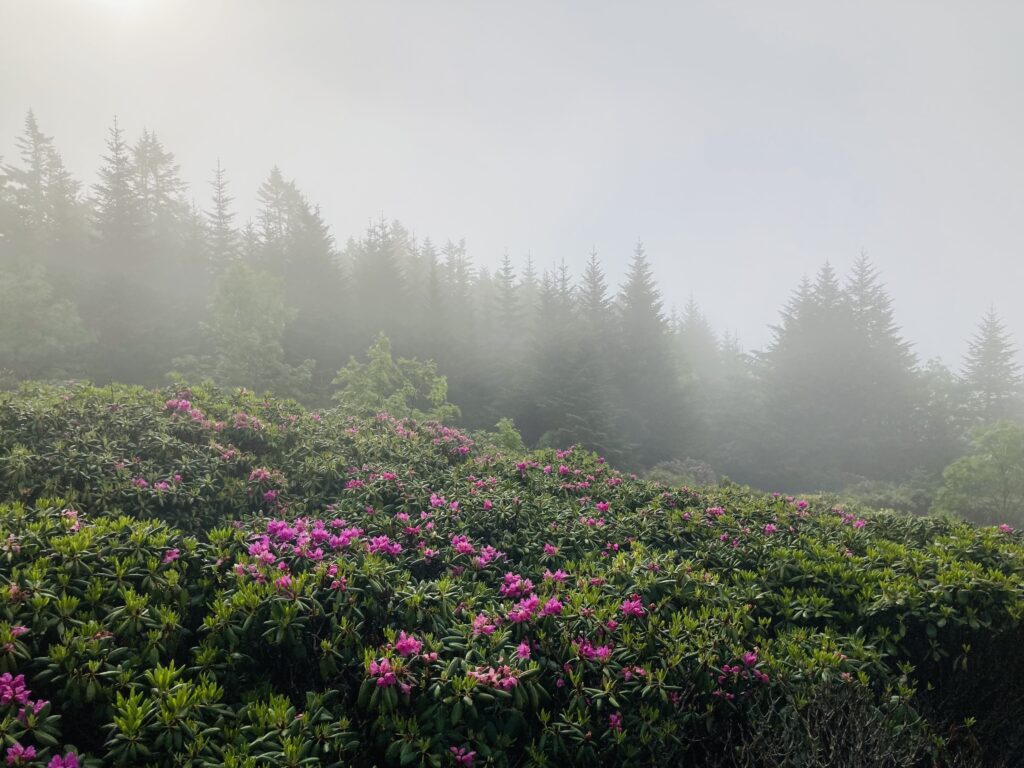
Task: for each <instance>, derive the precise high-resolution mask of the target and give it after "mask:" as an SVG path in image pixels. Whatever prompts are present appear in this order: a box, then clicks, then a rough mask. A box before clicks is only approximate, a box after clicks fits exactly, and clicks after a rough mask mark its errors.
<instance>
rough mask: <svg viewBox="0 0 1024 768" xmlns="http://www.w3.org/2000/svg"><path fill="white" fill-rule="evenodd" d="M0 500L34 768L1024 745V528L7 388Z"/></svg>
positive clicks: (10, 658)
mask: <svg viewBox="0 0 1024 768" xmlns="http://www.w3.org/2000/svg"><path fill="white" fill-rule="evenodd" d="M0 502H2V503H3V506H2V515H0V542H3V543H2V544H0V584H3V585H4V588H3V590H2V591H0V611H2V613H0V645H2V648H0V671H3V672H5V673H7V675H8V677H5V678H0V717H4V718H5V719H4V720H3V721H2V723H0V732H2V733H3V736H4V738H5V739H6V742H7V744H8V745H11V744H14V743H15V742H17V745H18V746H12V747H10V749H13V750H15V751H14V753H13V755H14V758H15V760H18V759H26V758H24V753H23V752H18V750H19V749H27V748H28V747H29V746H32V747H33V748H34V749H35V750H36V751H37V753H36V756H35V758H34V762H31V761H27V762H24V763H23V764H37V765H46V764H47V761H50V760H51V759H54V760H56V759H57V758H56V757H54V756H55V755H63V754H65V751H66V750H65V748H59V747H63V745H74V746H73V748H71V747H69V748H70V749H72V750H73V751H75V752H80V753H83V754H85V755H88V756H90V757H91V758H92V759H94V760H95V764H97V765H99V764H104V765H155V766H156V765H158V766H170V765H194V766H217V765H227V766H244V765H250V766H252V765H289V766H290V765H296V766H297V765H324V766H333V765H358V766H364V765H365V766H369V765H390V764H395V765H398V764H402V765H425V766H442V765H477V766H479V765H523V764H535V765H563V764H569V763H579V764H587V763H589V764H591V765H593V764H595V763H598V764H603V765H627V764H628V765H646V764H679V763H682V762H683V761H687V760H689V761H691V762H696V763H697V764H701V765H768V764H783V765H806V766H816V765H821V766H825V765H849V766H854V765H864V766H868V765H894V766H896V765H908V766H910V765H944V764H957V765H972V764H976V765H981V764H984V765H999V764H1005V765H1010V764H1012V763H1011V762H1010V761H1011V760H1012V759H1015V757H1014V756H1015V750H1018V749H1020V748H1021V747H1022V746H1024V745H1022V736H1021V733H1020V729H1019V726H1018V725H1017V724H1018V723H1019V719H1020V717H1021V715H1022V714H1024V703H1022V694H1021V690H1022V688H1024V686H1022V683H1024V664H1022V662H1021V661H1020V660H1019V658H1018V655H1017V650H1018V648H1019V646H1020V644H1021V642H1022V641H1024V623H1022V616H1024V546H1022V543H1021V539H1020V537H1019V536H1018V535H1017V534H1014V533H1012V532H1008V531H1001V530H999V529H995V528H989V529H978V528H974V527H971V526H968V525H966V524H959V523H955V522H951V521H946V520H939V519H930V518H917V519H915V518H908V517H901V516H896V515H892V514H884V513H872V512H866V511H858V510H844V509H839V508H833V507H831V506H830V505H828V504H827V503H825V502H823V501H821V500H810V501H805V500H800V499H791V498H786V497H781V496H778V495H765V494H758V493H753V492H750V491H749V490H747V489H743V488H739V487H726V488H720V489H711V490H701V491H698V490H689V489H665V488H663V487H660V486H657V485H655V484H651V483H646V482H642V481H637V480H635V479H631V478H628V477H624V476H622V475H621V474H619V473H618V472H616V471H614V470H613V469H610V468H609V467H608V466H607V465H605V464H604V463H603V462H602V461H601V460H600V459H598V458H597V457H595V456H593V455H590V454H585V453H582V452H579V451H574V450H566V451H560V452H554V451H552V452H544V453H536V454H532V455H530V456H528V457H505V456H501V455H491V454H490V453H488V449H487V448H486V447H485V446H475V445H474V444H473V441H472V440H471V439H470V438H469V437H468V436H467V435H465V434H462V433H460V432H458V431H456V430H453V429H450V428H448V427H444V426H441V425H437V424H419V425H417V424H413V423H409V422H401V421H397V420H394V419H391V418H390V417H387V416H386V415H381V416H379V417H377V418H376V419H370V420H354V419H351V418H348V417H346V416H345V415H343V414H341V413H339V412H335V411H329V412H324V413H309V412H306V411H304V410H303V409H302V408H301V407H299V406H298V405H296V404H295V403H293V402H289V401H280V400H272V399H271V400H264V399H259V398H255V397H253V396H252V395H248V394H245V393H234V394H226V393H220V392H216V391H206V390H198V389H196V390H190V391H168V392H163V393H158V392H150V391H146V390H141V389H134V388H127V387H114V388H104V389H96V388H92V387H89V386H86V385H73V386H68V387H63V388H50V387H30V388H28V389H25V390H23V392H22V393H20V394H18V395H5V396H0ZM22 676H23V677H22ZM19 684H20V685H23V686H24V688H19V687H18V686H19ZM26 691H27V692H26ZM44 701H48V702H49V703H46V704H43V703H42V702H44ZM26 702H29V703H26ZM30 703H31V705H30ZM37 704H38V706H37ZM37 708H38V712H36V711H34V710H36V709H37ZM19 713H20V718H19ZM965 718H975V719H976V721H977V722H976V723H975V724H974V725H973V727H967V726H965V724H964V721H965ZM19 755H22V757H19ZM15 764H17V763H15ZM51 764H54V765H58V764H57V763H51ZM63 764H64V763H59V765H63ZM68 764H69V765H70V763H68Z"/></svg>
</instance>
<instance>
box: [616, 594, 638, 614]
mask: <svg viewBox="0 0 1024 768" xmlns="http://www.w3.org/2000/svg"><path fill="white" fill-rule="evenodd" d="M619 610H620V611H622V613H623V615H624V616H638V617H639V616H643V615H644V603H643V601H642V600H641V599H640V597H639V596H638V595H633V597H632V599H630V600H623V601H622V605H620V606H619Z"/></svg>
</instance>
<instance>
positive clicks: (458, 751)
mask: <svg viewBox="0 0 1024 768" xmlns="http://www.w3.org/2000/svg"><path fill="white" fill-rule="evenodd" d="M448 751H449V752H451V753H452V755H453V756H454V757H455V764H456V765H464V766H467V767H468V766H472V765H473V758H474V757H476V752H470V751H469V750H468V749H465V748H463V747H449V748H448Z"/></svg>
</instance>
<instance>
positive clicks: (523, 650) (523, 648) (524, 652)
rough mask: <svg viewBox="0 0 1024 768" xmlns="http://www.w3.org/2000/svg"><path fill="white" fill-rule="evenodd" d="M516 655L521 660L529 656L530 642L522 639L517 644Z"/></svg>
mask: <svg viewBox="0 0 1024 768" xmlns="http://www.w3.org/2000/svg"><path fill="white" fill-rule="evenodd" d="M516 656H518V657H519V658H520V659H523V660H526V659H528V658H530V644H529V643H528V642H526V641H525V640H523V642H521V643H520V644H519V645H517V646H516Z"/></svg>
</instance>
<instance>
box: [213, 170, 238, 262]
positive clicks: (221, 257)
mask: <svg viewBox="0 0 1024 768" xmlns="http://www.w3.org/2000/svg"><path fill="white" fill-rule="evenodd" d="M210 186H211V187H212V188H213V198H212V200H211V207H210V208H209V209H208V210H207V211H206V212H205V216H206V226H207V229H208V230H209V246H208V251H209V253H208V256H207V264H208V266H207V269H208V270H209V273H210V274H211V275H214V276H219V275H220V274H222V273H223V272H224V270H225V269H227V268H228V267H229V266H230V265H232V264H234V263H236V262H237V261H238V258H239V235H238V231H237V230H236V229H235V226H234V218H235V213H234V211H233V210H231V204H232V203H233V202H234V198H233V197H231V195H230V194H228V182H227V177H226V174H225V171H224V168H222V167H221V164H220V160H219V159H218V160H217V167H216V168H215V169H214V171H213V179H212V180H211V181H210Z"/></svg>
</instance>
